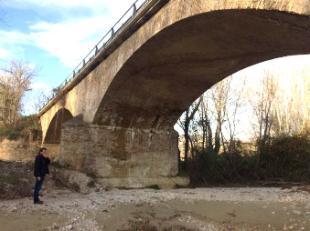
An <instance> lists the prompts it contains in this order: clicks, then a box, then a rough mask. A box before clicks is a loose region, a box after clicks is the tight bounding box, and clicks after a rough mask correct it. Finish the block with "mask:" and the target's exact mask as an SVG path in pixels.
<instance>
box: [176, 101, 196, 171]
mask: <svg viewBox="0 0 310 231" xmlns="http://www.w3.org/2000/svg"><path fill="white" fill-rule="evenodd" d="M201 100H202V98H201V97H200V98H199V100H198V101H195V102H194V103H193V104H192V105H191V106H190V107H189V108H188V109H187V110H186V111H185V113H184V116H182V117H181V118H180V119H179V120H178V125H179V126H180V127H181V128H182V130H183V132H184V161H185V166H186V164H187V160H188V155H189V152H190V150H192V148H193V143H192V139H191V136H190V127H191V123H192V121H193V119H194V116H195V114H196V112H197V111H198V109H199V105H200V103H201Z"/></svg>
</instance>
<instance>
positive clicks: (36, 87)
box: [30, 81, 51, 92]
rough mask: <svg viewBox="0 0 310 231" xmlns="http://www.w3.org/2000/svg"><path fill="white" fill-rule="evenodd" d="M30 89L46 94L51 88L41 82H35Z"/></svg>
mask: <svg viewBox="0 0 310 231" xmlns="http://www.w3.org/2000/svg"><path fill="white" fill-rule="evenodd" d="M30 88H31V89H32V90H39V91H43V92H48V91H50V90H51V87H50V86H49V85H48V84H47V83H45V82H42V81H37V82H34V83H32V84H31V86H30Z"/></svg>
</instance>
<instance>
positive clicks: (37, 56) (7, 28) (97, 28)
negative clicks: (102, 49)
mask: <svg viewBox="0 0 310 231" xmlns="http://www.w3.org/2000/svg"><path fill="white" fill-rule="evenodd" d="M132 3H133V0H113V1H111V0H87V1H86V0H0V67H3V66H5V65H6V64H7V63H8V60H21V61H23V62H26V63H28V64H29V65H30V66H31V67H33V68H35V70H36V72H37V76H36V78H35V79H34V81H33V84H32V86H31V89H32V91H30V92H27V95H26V97H25V98H24V109H23V112H24V113H25V114H30V113H35V106H34V101H35V99H36V98H37V97H38V96H39V95H40V94H41V92H49V91H51V89H53V88H55V87H57V86H58V85H59V84H60V83H61V82H62V81H63V80H64V79H65V78H66V77H67V76H68V75H69V74H70V73H71V72H72V70H73V69H74V67H75V66H76V65H77V64H78V63H79V62H81V60H82V59H83V58H84V56H85V55H86V54H87V53H88V51H89V50H90V49H92V48H93V47H94V46H95V44H96V43H97V42H98V41H99V40H100V39H101V37H102V36H103V35H104V34H105V33H106V32H107V31H108V30H109V29H110V27H111V26H112V25H113V24H114V23H115V22H116V21H117V20H118V19H119V18H120V17H121V15H122V14H123V13H124V12H125V11H126V10H127V9H128V8H129V7H130V5H131V4H132Z"/></svg>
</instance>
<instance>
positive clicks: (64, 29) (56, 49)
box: [0, 0, 310, 114]
mask: <svg viewBox="0 0 310 231" xmlns="http://www.w3.org/2000/svg"><path fill="white" fill-rule="evenodd" d="M133 1H134V0H113V1H111V0H0V67H2V66H4V65H5V64H6V63H8V60H22V61H24V62H27V63H28V64H29V65H30V66H31V67H33V68H35V69H36V71H37V76H36V77H35V79H34V81H33V84H32V86H31V89H32V90H31V91H29V92H27V95H26V97H25V98H24V109H23V112H24V114H31V113H35V112H36V111H35V105H34V102H35V100H36V98H38V97H39V95H40V94H41V93H42V92H49V91H51V90H52V89H53V88H55V87H57V86H58V85H59V84H60V83H62V81H64V79H65V78H66V77H67V76H68V75H69V74H70V73H72V70H73V69H74V67H75V66H76V65H77V64H78V63H79V62H81V60H82V58H83V57H84V56H85V55H86V54H87V53H88V51H89V50H90V49H92V48H93V47H94V45H95V44H96V43H97V42H98V41H99V40H100V39H101V37H102V36H103V35H104V34H105V33H106V32H107V31H108V30H109V29H110V28H111V26H112V25H113V24H114V23H115V22H116V21H117V20H118V19H119V18H120V17H121V15H122V14H123V13H124V12H125V11H126V10H127V9H128V8H129V7H130V5H131V4H132V3H133ZM140 1H141V0H140ZM265 69H268V70H270V71H271V72H277V73H279V74H281V75H284V76H285V75H292V74H296V72H298V71H301V70H305V69H306V70H308V71H309V73H310V56H298V57H293V58H292V57H290V58H284V59H277V60H273V61H269V62H265V63H262V64H259V65H257V66H254V67H251V68H246V69H245V70H243V71H241V72H238V73H236V74H235V76H238V75H239V76H244V75H250V76H251V79H252V80H251V81H253V84H255V78H254V77H253V76H257V75H260V74H261V73H262V70H265ZM283 79H285V78H283Z"/></svg>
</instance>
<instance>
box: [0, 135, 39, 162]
mask: <svg viewBox="0 0 310 231" xmlns="http://www.w3.org/2000/svg"><path fill="white" fill-rule="evenodd" d="M39 148H40V144H39V143H38V142H32V143H29V142H25V141H23V140H12V141H11V140H7V139H5V140H3V141H1V143H0V160H9V161H28V160H32V159H33V158H34V157H35V155H36V154H37V152H38V150H39Z"/></svg>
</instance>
